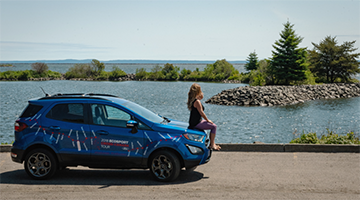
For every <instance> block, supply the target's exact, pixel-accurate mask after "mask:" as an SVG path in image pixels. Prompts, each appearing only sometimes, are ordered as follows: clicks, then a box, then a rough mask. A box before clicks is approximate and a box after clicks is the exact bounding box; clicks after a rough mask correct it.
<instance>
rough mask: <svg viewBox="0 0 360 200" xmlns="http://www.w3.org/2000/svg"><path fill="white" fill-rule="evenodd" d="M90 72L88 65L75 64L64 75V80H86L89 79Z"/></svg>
mask: <svg viewBox="0 0 360 200" xmlns="http://www.w3.org/2000/svg"><path fill="white" fill-rule="evenodd" d="M91 74H92V70H91V67H90V65H89V64H75V65H74V66H73V67H70V68H69V70H68V71H67V72H66V73H65V77H66V78H88V77H91Z"/></svg>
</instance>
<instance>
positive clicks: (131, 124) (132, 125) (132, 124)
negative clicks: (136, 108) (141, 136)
mask: <svg viewBox="0 0 360 200" xmlns="http://www.w3.org/2000/svg"><path fill="white" fill-rule="evenodd" d="M138 125H139V123H138V122H137V121H135V120H129V121H127V122H126V127H127V128H132V130H131V133H137V132H138V130H137V127H138Z"/></svg>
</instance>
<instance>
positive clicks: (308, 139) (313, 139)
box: [290, 133, 320, 144]
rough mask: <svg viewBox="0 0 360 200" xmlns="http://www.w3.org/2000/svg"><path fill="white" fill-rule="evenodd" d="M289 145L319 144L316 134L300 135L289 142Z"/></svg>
mask: <svg viewBox="0 0 360 200" xmlns="http://www.w3.org/2000/svg"><path fill="white" fill-rule="evenodd" d="M290 143H300V144H318V143H320V141H319V139H318V138H317V136H316V133H308V134H302V135H301V136H300V138H296V139H294V140H291V142H290Z"/></svg>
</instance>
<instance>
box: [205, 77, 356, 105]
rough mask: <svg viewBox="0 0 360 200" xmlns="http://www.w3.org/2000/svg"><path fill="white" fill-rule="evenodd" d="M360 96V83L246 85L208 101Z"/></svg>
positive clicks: (285, 102)
mask: <svg viewBox="0 0 360 200" xmlns="http://www.w3.org/2000/svg"><path fill="white" fill-rule="evenodd" d="M359 96H360V83H334V84H323V85H300V86H250V87H249V86H245V87H238V88H234V89H229V90H224V91H222V92H221V93H219V94H217V95H215V96H213V97H211V98H210V99H208V100H207V101H206V103H210V104H219V105H238V106H249V105H252V106H274V105H289V104H297V103H303V102H305V101H308V100H315V99H335V98H349V97H359Z"/></svg>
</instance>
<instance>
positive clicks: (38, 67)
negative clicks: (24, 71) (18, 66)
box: [31, 62, 49, 74]
mask: <svg viewBox="0 0 360 200" xmlns="http://www.w3.org/2000/svg"><path fill="white" fill-rule="evenodd" d="M31 68H32V69H33V70H34V71H36V72H37V73H38V74H42V73H45V72H46V71H47V70H48V69H49V67H48V66H47V64H45V63H40V62H36V63H33V64H31Z"/></svg>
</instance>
